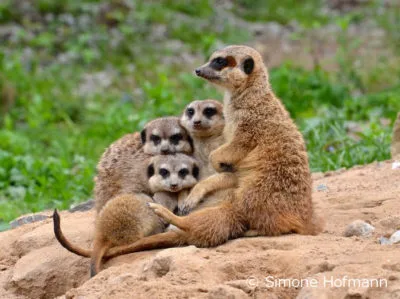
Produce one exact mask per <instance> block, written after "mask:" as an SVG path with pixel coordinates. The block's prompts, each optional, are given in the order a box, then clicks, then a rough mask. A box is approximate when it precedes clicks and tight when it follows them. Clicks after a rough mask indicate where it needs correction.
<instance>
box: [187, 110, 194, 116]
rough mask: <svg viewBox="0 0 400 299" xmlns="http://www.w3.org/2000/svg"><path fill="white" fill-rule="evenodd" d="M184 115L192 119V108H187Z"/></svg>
mask: <svg viewBox="0 0 400 299" xmlns="http://www.w3.org/2000/svg"><path fill="white" fill-rule="evenodd" d="M186 114H187V116H188V117H189V118H192V116H193V115H194V109H193V108H187V109H186Z"/></svg>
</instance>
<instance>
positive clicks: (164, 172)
mask: <svg viewBox="0 0 400 299" xmlns="http://www.w3.org/2000/svg"><path fill="white" fill-rule="evenodd" d="M158 173H159V174H160V175H161V176H162V177H163V178H167V177H169V170H168V169H165V168H161V169H160V170H159V171H158Z"/></svg>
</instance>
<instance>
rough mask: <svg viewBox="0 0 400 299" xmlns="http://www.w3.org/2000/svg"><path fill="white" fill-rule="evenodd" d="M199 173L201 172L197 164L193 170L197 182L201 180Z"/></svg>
mask: <svg viewBox="0 0 400 299" xmlns="http://www.w3.org/2000/svg"><path fill="white" fill-rule="evenodd" d="M199 172H200V169H199V167H198V166H197V165H196V164H194V166H193V170H192V174H193V176H194V177H195V179H196V180H198V179H199Z"/></svg>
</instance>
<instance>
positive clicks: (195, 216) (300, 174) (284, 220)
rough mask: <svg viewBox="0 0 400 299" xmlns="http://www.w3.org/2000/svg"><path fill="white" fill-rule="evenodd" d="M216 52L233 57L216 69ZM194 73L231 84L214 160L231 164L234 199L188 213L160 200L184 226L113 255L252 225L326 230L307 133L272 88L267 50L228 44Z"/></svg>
mask: <svg viewBox="0 0 400 299" xmlns="http://www.w3.org/2000/svg"><path fill="white" fill-rule="evenodd" d="M218 57H222V58H224V59H226V60H228V62H229V63H227V66H225V67H223V68H222V69H221V70H216V69H215V68H213V67H212V65H213V64H214V65H215V60H214V59H216V58H218ZM251 61H253V67H251V66H252V63H251ZM245 70H247V71H250V73H246V72H245ZM196 73H197V74H198V75H199V76H201V77H204V78H205V79H207V80H208V81H210V82H212V83H214V84H216V85H219V86H222V87H223V88H224V89H225V90H226V92H225V96H224V115H225V121H226V124H225V129H224V136H225V138H226V140H227V142H226V143H225V144H224V145H222V146H221V147H219V148H218V149H217V150H215V151H214V152H212V154H211V157H210V158H211V162H212V164H213V166H214V168H215V169H216V170H217V171H219V172H221V171H223V170H226V169H233V171H234V172H233V173H234V175H235V176H236V179H237V182H238V185H237V187H236V188H234V189H232V190H233V192H230V193H228V195H227V196H230V197H231V199H230V200H226V201H222V203H221V204H220V205H218V206H216V207H211V208H206V209H202V210H199V211H195V212H193V213H191V214H189V215H188V216H184V217H179V216H175V215H171V214H169V213H168V211H166V210H165V209H163V207H161V206H156V207H155V208H156V209H155V211H156V213H157V214H158V215H160V216H162V217H165V218H166V220H169V221H171V223H173V224H174V225H176V226H177V227H179V228H180V230H179V231H177V232H170V233H169V234H168V233H165V234H160V235H153V236H151V237H149V238H143V239H141V240H139V241H138V242H136V243H134V244H131V245H129V246H125V247H123V248H118V247H117V248H113V249H112V250H110V251H109V252H108V253H107V256H116V255H118V254H120V253H127V252H134V251H137V250H144V249H150V248H157V247H168V246H178V245H183V244H193V245H196V246H198V247H210V246H217V245H219V244H222V243H224V242H226V241H227V240H229V239H231V238H237V237H240V236H244V234H245V232H246V231H249V230H250V231H251V234H254V233H256V234H258V235H261V236H277V235H281V234H287V233H293V232H294V233H299V234H317V233H318V232H320V230H321V227H320V226H319V223H318V221H317V218H316V217H315V215H314V211H313V205H312V200H311V174H310V170H309V165H308V158H307V152H306V147H305V144H304V140H303V137H302V135H301V134H300V132H299V131H298V129H297V128H296V125H295V124H294V123H293V121H292V120H291V119H290V116H289V114H288V112H287V111H286V109H285V108H284V106H283V105H282V103H281V102H280V101H279V99H277V98H276V96H275V95H274V93H273V92H272V90H271V88H270V85H269V82H268V72H267V69H266V67H265V66H264V63H263V61H262V58H261V55H260V54H259V53H258V52H257V51H255V50H254V49H252V48H250V47H246V46H230V47H227V48H225V49H222V50H220V51H217V52H215V53H214V54H213V55H212V56H211V58H210V61H209V62H208V63H207V64H205V65H204V66H202V67H201V68H199V69H197V70H196ZM168 238H170V239H169V240H168Z"/></svg>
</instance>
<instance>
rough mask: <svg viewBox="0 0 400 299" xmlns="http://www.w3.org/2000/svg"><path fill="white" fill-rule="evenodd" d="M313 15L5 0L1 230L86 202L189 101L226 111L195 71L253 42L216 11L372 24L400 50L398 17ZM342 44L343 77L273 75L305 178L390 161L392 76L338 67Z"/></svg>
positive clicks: (286, 9) (315, 4)
mask: <svg viewBox="0 0 400 299" xmlns="http://www.w3.org/2000/svg"><path fill="white" fill-rule="evenodd" d="M18 3H19V4H18ZM22 3H30V5H27V6H23V5H22ZM232 3H233V2H232ZM322 3H323V2H322V1H318V0H310V1H293V0H287V1H280V2H279V4H278V2H276V1H275V2H274V1H268V2H267V1H261V0H256V1H247V0H240V1H237V3H235V4H234V5H233V6H232V7H230V8H227V9H225V8H224V9H222V8H219V9H215V7H214V4H213V2H211V1H206V0H199V1H191V2H190V3H188V1H172V0H162V1H145V0H141V1H122V0H116V1H107V2H106V1H103V2H101V1H96V0H91V1H89V0H84V1H78V0H68V1H57V0H37V1H33V0H31V1H28V0H27V1H16V0H14V1H11V0H5V1H2V2H1V3H0V29H1V26H13V29H12V31H11V32H12V34H11V36H8V37H4V36H3V37H2V39H3V40H2V41H1V43H0V99H1V107H0V108H1V109H0V227H3V228H4V227H6V226H7V225H6V224H5V223H6V222H8V221H10V220H11V219H13V218H15V217H17V216H18V215H20V214H22V213H27V212H37V211H40V210H43V209H48V208H54V207H58V208H61V209H65V208H68V207H69V206H70V205H71V204H74V203H78V202H80V201H83V200H86V199H88V198H89V197H91V196H92V188H93V177H94V175H95V166H96V163H97V161H98V159H99V157H100V155H101V153H102V152H103V150H104V149H105V147H107V146H108V145H109V144H110V143H111V142H112V141H114V140H116V139H117V138H119V137H120V136H122V135H123V134H125V133H127V132H132V131H136V130H139V129H140V128H141V127H142V126H143V124H144V123H146V122H147V121H148V120H150V119H153V118H155V117H157V116H163V115H179V114H180V112H181V111H182V109H183V107H184V106H185V105H186V104H187V103H188V102H190V101H192V100H193V99H203V98H217V99H221V95H220V94H219V92H218V91H217V90H215V89H214V88H213V87H212V86H210V85H209V84H206V83H205V82H204V81H203V80H200V79H198V78H196V77H195V76H193V75H192V74H191V72H192V70H193V68H194V67H195V66H197V65H200V64H202V63H204V61H205V59H206V58H207V56H208V55H209V54H210V53H211V52H212V51H213V50H215V49H216V48H218V47H221V46H222V45H225V44H237V43H249V42H251V39H252V36H251V34H250V32H249V31H248V30H247V29H246V28H245V27H244V26H243V25H240V24H241V23H238V22H235V19H233V18H229V17H226V16H225V14H224V13H225V12H226V11H225V10H227V11H229V13H230V14H231V15H233V16H235V17H236V18H244V19H245V20H249V21H257V22H265V21H275V22H277V23H280V24H283V25H288V24H291V23H293V22H295V23H296V24H297V25H296V26H299V27H301V28H303V30H309V29H310V28H311V29H312V28H314V29H315V28H319V27H321V26H325V25H327V24H334V25H337V26H340V27H341V28H342V29H343V31H345V30H347V28H348V26H349V24H351V23H352V22H360V21H362V20H363V19H364V18H369V19H373V20H374V21H375V22H376V24H377V26H379V27H380V28H382V29H384V30H385V32H386V33H387V35H388V36H389V38H390V42H391V44H392V45H393V49H394V51H395V53H396V54H398V53H399V52H400V51H399V52H396V51H398V50H399V47H398V46H399V40H400V37H399V31H398V28H399V19H400V18H399V17H398V16H399V9H398V8H386V7H385V6H383V5H380V4H379V3H380V2H378V1H376V2H373V3H371V5H370V6H369V7H367V8H365V10H363V11H361V12H360V11H355V12H354V11H353V12H349V13H344V14H337V15H335V14H333V15H329V14H327V13H326V12H325V11H324V10H323V4H322ZM378 11H379V13H378ZM0 31H1V30H0ZM337 38H338V41H339V44H340V45H341V48H340V49H339V51H338V53H337V56H336V57H335V59H336V60H337V62H338V65H339V70H338V71H331V72H328V71H325V70H323V69H321V68H320V67H319V66H316V67H315V68H314V69H312V70H305V69H302V68H299V67H296V66H295V65H294V64H293V63H291V62H290V61H288V62H286V63H284V64H282V65H281V66H280V67H278V68H275V69H272V70H271V71H270V72H271V74H270V79H271V84H272V87H273V89H274V91H275V92H276V94H277V95H278V96H279V97H280V98H281V99H282V101H283V102H284V104H285V105H286V107H287V108H288V110H289V111H290V113H291V115H292V116H293V117H294V118H295V120H296V122H297V123H298V125H299V127H300V129H301V131H302V132H303V134H304V137H305V139H306V141H307V146H308V151H309V157H310V164H311V168H312V170H313V171H327V170H334V169H338V168H341V167H351V166H353V165H355V164H365V163H369V162H372V161H375V160H384V159H388V158H389V145H390V139H391V136H390V133H391V128H390V121H392V120H393V119H394V117H395V114H396V113H397V111H400V99H399V97H400V79H399V78H400V67H397V68H396V67H395V66H393V65H390V62H389V60H382V61H380V62H379V64H377V65H376V68H375V69H374V70H373V71H371V72H369V73H364V72H363V70H362V69H360V68H358V67H357V66H355V65H354V63H353V61H352V60H351V59H350V58H349V57H348V56H347V55H346V53H347V48H346V47H347V46H348V45H349V42H350V41H348V40H346V39H345V38H344V37H341V36H338V37H337ZM340 39H342V40H340ZM182 53H187V55H186V56H185V55H182ZM88 82H89V83H88ZM90 82H92V83H90ZM82 86H86V87H85V88H84V87H82Z"/></svg>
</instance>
